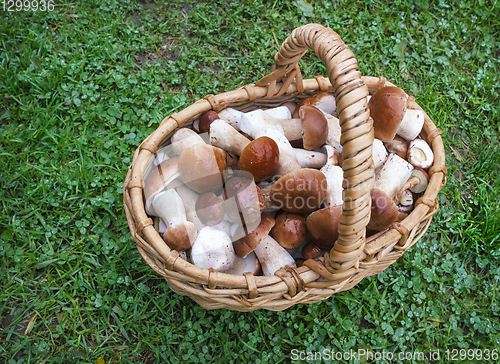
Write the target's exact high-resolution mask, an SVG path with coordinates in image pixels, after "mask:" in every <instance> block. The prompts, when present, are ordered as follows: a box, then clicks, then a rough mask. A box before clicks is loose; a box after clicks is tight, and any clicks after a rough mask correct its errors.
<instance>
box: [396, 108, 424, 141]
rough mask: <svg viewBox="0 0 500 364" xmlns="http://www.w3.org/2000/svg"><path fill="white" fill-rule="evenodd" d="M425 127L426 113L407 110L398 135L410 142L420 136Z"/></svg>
mask: <svg viewBox="0 0 500 364" xmlns="http://www.w3.org/2000/svg"><path fill="white" fill-rule="evenodd" d="M423 126H424V112H423V111H422V110H414V109H408V108H407V109H406V112H405V114H404V116H403V120H401V124H399V128H398V130H397V132H396V134H398V135H399V136H402V137H403V138H405V139H406V140H408V141H410V140H413V139H415V138H416V137H417V136H418V134H420V132H421V131H422V127H423Z"/></svg>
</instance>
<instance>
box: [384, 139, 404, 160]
mask: <svg viewBox="0 0 500 364" xmlns="http://www.w3.org/2000/svg"><path fill="white" fill-rule="evenodd" d="M384 145H385V147H386V149H387V151H388V152H389V153H396V154H397V155H398V156H400V157H401V158H404V159H406V154H407V152H408V142H407V141H406V140H405V139H404V138H402V137H400V136H399V135H396V136H395V137H394V139H393V140H391V141H390V142H387V143H384Z"/></svg>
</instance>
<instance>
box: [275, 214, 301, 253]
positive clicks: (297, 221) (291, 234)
mask: <svg viewBox="0 0 500 364" xmlns="http://www.w3.org/2000/svg"><path fill="white" fill-rule="evenodd" d="M306 234H307V228H306V220H305V219H304V218H303V217H302V216H300V215H298V214H292V213H288V212H285V213H282V214H280V215H278V217H276V222H275V224H274V227H273V229H272V230H271V235H272V237H273V238H274V240H276V241H277V242H278V243H279V244H280V245H281V246H282V247H283V248H285V249H295V248H297V247H298V246H299V245H301V244H302V243H303V242H304V240H305V238H306Z"/></svg>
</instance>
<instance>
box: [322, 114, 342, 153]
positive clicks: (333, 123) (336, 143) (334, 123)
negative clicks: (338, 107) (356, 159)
mask: <svg viewBox="0 0 500 364" xmlns="http://www.w3.org/2000/svg"><path fill="white" fill-rule="evenodd" d="M325 117H326V121H327V123H328V137H327V138H326V143H327V144H328V145H331V146H332V147H334V148H335V149H336V150H337V152H339V153H342V145H340V136H341V134H342V131H341V128H340V120H339V119H337V118H336V117H335V116H333V115H330V114H325Z"/></svg>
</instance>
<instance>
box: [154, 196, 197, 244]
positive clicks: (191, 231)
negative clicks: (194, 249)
mask: <svg viewBox="0 0 500 364" xmlns="http://www.w3.org/2000/svg"><path fill="white" fill-rule="evenodd" d="M151 207H152V209H153V210H154V214H155V216H158V217H159V218H160V219H161V220H162V221H163V223H164V224H165V226H167V230H166V231H165V233H164V234H163V240H165V242H166V243H167V245H168V246H169V247H170V248H171V249H175V250H186V249H189V248H190V247H191V244H192V243H193V242H194V240H195V239H196V236H197V230H196V226H194V224H193V223H192V222H190V221H187V219H186V211H185V209H184V203H183V202H182V199H181V197H180V196H179V195H178V194H177V192H176V191H175V190H174V189H168V190H165V191H163V192H161V193H159V194H157V195H156V196H155V197H154V199H153V202H152V203H151Z"/></svg>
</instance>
